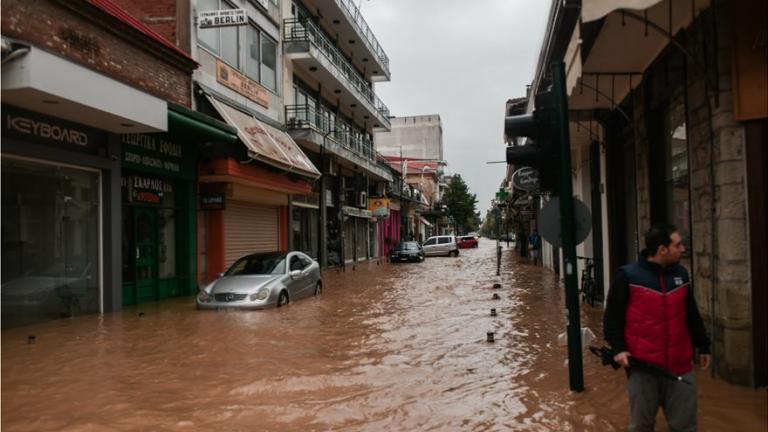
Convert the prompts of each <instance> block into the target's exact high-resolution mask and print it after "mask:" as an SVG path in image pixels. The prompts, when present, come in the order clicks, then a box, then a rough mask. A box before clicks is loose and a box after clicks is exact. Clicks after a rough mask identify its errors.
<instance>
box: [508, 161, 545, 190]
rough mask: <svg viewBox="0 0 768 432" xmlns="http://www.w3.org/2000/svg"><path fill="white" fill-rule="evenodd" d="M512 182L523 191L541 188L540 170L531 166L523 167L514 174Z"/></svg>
mask: <svg viewBox="0 0 768 432" xmlns="http://www.w3.org/2000/svg"><path fill="white" fill-rule="evenodd" d="M512 184H513V185H514V186H515V187H516V188H517V189H520V190H522V191H526V192H531V191H534V190H537V189H538V188H539V172H538V171H536V170H535V169H533V168H531V167H522V168H520V169H518V170H517V171H515V172H514V173H513V174H512Z"/></svg>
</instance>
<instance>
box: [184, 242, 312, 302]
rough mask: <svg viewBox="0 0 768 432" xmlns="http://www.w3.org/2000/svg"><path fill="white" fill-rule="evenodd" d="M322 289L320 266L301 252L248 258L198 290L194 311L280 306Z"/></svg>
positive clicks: (237, 262) (256, 255) (271, 253)
mask: <svg viewBox="0 0 768 432" xmlns="http://www.w3.org/2000/svg"><path fill="white" fill-rule="evenodd" d="M322 290H323V280H322V278H321V276H320V265H319V264H318V263H317V261H315V260H313V259H312V258H310V257H309V256H307V255H305V254H304V253H301V252H270V253H259V254H253V255H248V256H244V257H242V258H240V259H239V260H237V261H235V263H234V264H232V266H231V267H230V268H229V270H227V271H226V272H225V273H222V274H221V275H220V277H219V278H218V279H216V280H215V281H213V282H211V283H210V284H208V285H207V286H206V287H205V288H203V289H202V290H200V293H199V294H198V295H197V308H198V309H220V308H238V309H263V308H267V307H273V306H277V307H280V306H283V305H285V304H288V303H289V302H291V301H294V300H298V299H300V298H302V297H309V296H311V295H318V294H320V293H321V292H322Z"/></svg>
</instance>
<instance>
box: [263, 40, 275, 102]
mask: <svg viewBox="0 0 768 432" xmlns="http://www.w3.org/2000/svg"><path fill="white" fill-rule="evenodd" d="M261 36H262V37H261V83H262V84H263V85H264V87H267V88H269V89H272V90H274V89H275V88H276V87H277V42H275V41H273V40H272V39H270V38H268V37H267V36H265V35H264V34H262V35H261Z"/></svg>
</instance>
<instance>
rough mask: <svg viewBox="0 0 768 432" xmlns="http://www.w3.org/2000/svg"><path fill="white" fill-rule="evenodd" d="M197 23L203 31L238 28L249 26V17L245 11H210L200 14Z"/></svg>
mask: <svg viewBox="0 0 768 432" xmlns="http://www.w3.org/2000/svg"><path fill="white" fill-rule="evenodd" d="M197 21H198V25H199V27H200V28H201V29H204V28H211V27H226V26H238V25H246V24H248V15H247V13H246V12H245V9H223V10H210V11H202V12H199V13H198V14H197Z"/></svg>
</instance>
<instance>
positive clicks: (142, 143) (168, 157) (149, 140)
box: [122, 134, 195, 179]
mask: <svg viewBox="0 0 768 432" xmlns="http://www.w3.org/2000/svg"><path fill="white" fill-rule="evenodd" d="M166 137H167V135H166V134H153V135H147V134H124V135H122V143H123V145H122V148H123V149H122V152H123V158H122V162H123V167H124V168H132V169H135V170H140V171H145V172H149V173H152V174H157V175H162V176H174V177H183V178H187V179H191V178H193V177H194V176H195V156H194V155H193V154H191V152H189V151H187V150H188V149H184V148H183V147H182V146H181V144H177V143H175V142H172V141H169V140H167V139H166Z"/></svg>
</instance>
